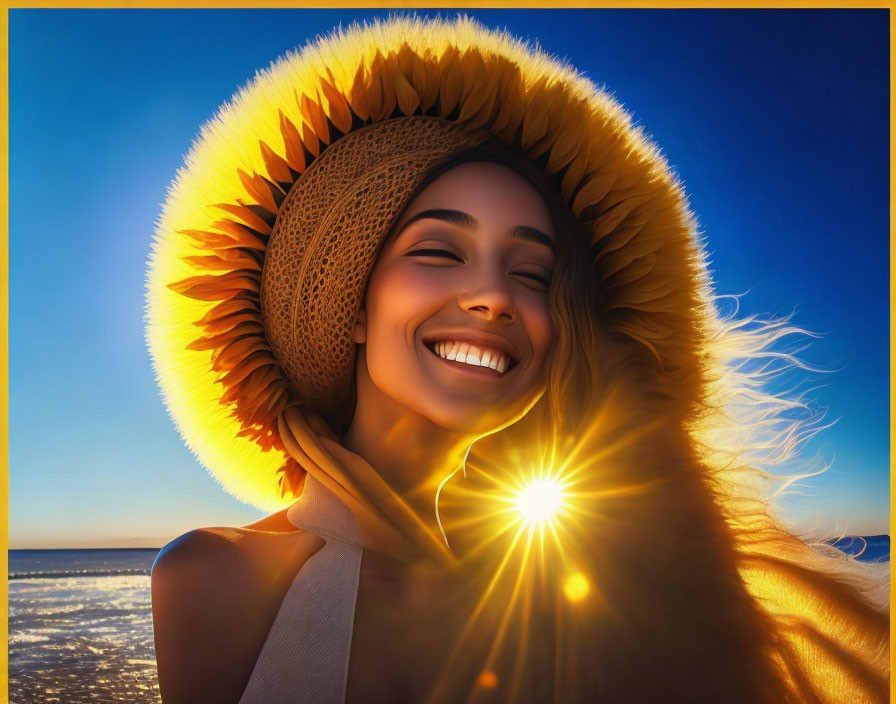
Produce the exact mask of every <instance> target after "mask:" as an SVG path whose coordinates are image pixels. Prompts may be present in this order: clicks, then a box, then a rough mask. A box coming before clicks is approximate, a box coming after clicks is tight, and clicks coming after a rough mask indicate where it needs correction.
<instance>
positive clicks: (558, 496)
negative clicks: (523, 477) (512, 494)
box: [516, 478, 563, 525]
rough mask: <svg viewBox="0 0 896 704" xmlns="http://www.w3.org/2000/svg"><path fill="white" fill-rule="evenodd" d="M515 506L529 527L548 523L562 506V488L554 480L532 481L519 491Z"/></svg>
mask: <svg viewBox="0 0 896 704" xmlns="http://www.w3.org/2000/svg"><path fill="white" fill-rule="evenodd" d="M516 506H517V509H519V512H520V515H521V516H522V518H523V520H524V521H525V522H526V523H528V524H530V525H538V524H542V523H547V522H550V520H551V519H552V518H553V517H554V516H555V515H556V514H557V512H558V511H559V510H560V508H561V507H562V506H563V487H562V486H561V485H560V484H559V483H558V482H557V481H556V480H555V479H547V478H546V479H533V480H532V481H531V482H529V483H528V484H526V485H525V486H524V487H523V488H522V490H521V491H520V493H519V496H518V498H517V503H516Z"/></svg>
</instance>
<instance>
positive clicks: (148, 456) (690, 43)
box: [9, 10, 889, 548]
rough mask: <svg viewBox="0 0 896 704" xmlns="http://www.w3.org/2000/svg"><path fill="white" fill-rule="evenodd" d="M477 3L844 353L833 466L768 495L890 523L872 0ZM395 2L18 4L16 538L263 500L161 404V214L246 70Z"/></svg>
mask: <svg viewBox="0 0 896 704" xmlns="http://www.w3.org/2000/svg"><path fill="white" fill-rule="evenodd" d="M442 13H443V14H452V13H450V12H449V11H444V10H443V11H442ZM468 13H469V14H471V15H473V16H474V17H477V18H478V19H479V20H481V21H482V22H483V23H484V24H485V25H487V26H489V27H506V28H507V29H509V30H510V31H511V32H512V33H514V34H517V35H519V36H522V37H526V38H530V39H532V40H537V41H538V43H539V44H540V45H541V46H542V47H544V48H545V49H546V50H547V51H548V52H550V53H552V54H555V55H557V56H560V57H563V58H566V59H567V60H569V61H570V62H571V63H572V64H573V65H574V66H576V67H578V68H579V69H580V70H581V71H583V72H584V73H585V74H586V75H587V76H588V77H590V78H591V79H592V80H594V81H595V82H597V83H598V84H604V85H606V86H607V87H608V88H609V90H611V91H612V92H613V94H614V95H615V96H616V98H617V99H618V100H620V101H621V102H622V103H623V104H624V105H625V106H626V108H627V109H628V110H630V111H631V112H632V113H633V114H634V116H635V119H636V122H637V124H639V125H641V126H643V127H644V129H645V130H646V131H647V132H648V133H649V134H652V135H653V137H654V138H655V140H656V141H657V142H658V144H659V145H660V146H661V147H662V149H663V152H664V153H665V155H666V156H667V158H668V160H669V161H670V163H671V164H672V166H673V168H674V169H675V170H676V172H677V173H678V174H679V175H680V177H681V178H682V180H683V181H684V184H685V188H686V190H687V192H688V194H689V197H690V199H691V204H692V207H693V209H694V211H695V212H696V213H697V216H698V218H699V220H700V224H701V229H702V233H703V235H704V237H705V238H706V240H707V242H708V249H709V252H710V255H711V267H712V271H713V275H714V279H715V282H716V288H717V292H718V293H724V294H740V293H746V294H747V295H745V296H744V297H743V298H742V300H741V311H742V312H743V313H745V314H751V313H756V314H763V315H765V314H771V315H782V314H788V313H790V312H792V311H794V310H796V316H795V322H796V323H797V324H799V325H801V326H802V327H804V328H807V329H810V330H813V331H815V332H818V333H821V334H822V335H823V337H822V338H821V339H819V340H817V341H815V342H814V343H813V344H812V346H811V347H810V348H809V349H808V350H806V351H805V352H803V353H802V355H803V358H805V359H806V360H808V361H809V362H811V363H813V364H816V365H820V366H822V367H824V368H825V369H829V370H836V371H834V372H833V373H830V374H824V375H822V376H816V377H815V378H814V379H813V380H812V385H816V386H818V388H816V390H815V391H813V392H812V394H811V396H812V398H813V399H814V400H815V402H816V404H817V407H818V408H819V409H827V419H828V420H836V421H837V422H836V424H835V425H834V426H833V427H831V428H830V429H828V430H826V431H824V432H823V433H821V434H820V435H819V436H818V437H817V438H815V440H813V441H812V442H811V443H810V444H809V445H808V447H807V448H806V454H807V456H809V457H811V456H815V455H817V456H818V457H819V458H821V460H822V461H830V462H832V463H833V464H832V466H831V468H830V470H829V471H828V472H827V473H825V474H824V475H822V476H820V477H818V478H815V479H813V480H810V481H807V482H805V484H804V485H803V488H802V490H801V491H800V493H799V495H795V496H791V497H789V498H788V499H786V500H785V502H784V504H783V505H782V511H783V514H784V516H785V518H786V519H787V520H789V521H793V522H797V523H799V524H800V525H801V526H804V527H805V526H816V527H818V528H819V529H821V530H823V531H830V532H840V531H843V532H846V533H851V534H872V533H886V532H889V529H888V511H889V488H888V487H889V484H888V472H889V444H888V442H889V441H888V413H889V409H888V396H887V394H888V388H889V376H888V374H889V371H888V364H887V360H888V344H889V330H888V325H889V321H888V304H887V301H888V175H889V170H888V150H889V147H888V130H889V125H888V92H889V79H888V73H887V70H888V24H887V11H886V10H858V11H853V10H849V11H848V10H751V11H740V10H737V11H736V10H575V11H570V10H501V11H497V10H489V11H485V10H482V11H479V10H473V11H468ZM386 14H388V13H386V12H356V11H329V10H248V11H247V10H10V12H9V17H10V23H9V54H10V62H9V71H10V101H9V102H10V291H9V294H10V295H9V305H10V331H9V332H10V370H9V380H10V464H9V467H10V503H11V505H10V511H9V520H10V546H11V547H13V548H16V547H66V546H98V545H108V546H116V545H122V546H138V545H162V544H163V543H165V542H167V541H168V540H170V539H171V538H173V537H174V536H176V535H178V534H179V533H182V532H184V531H186V530H188V529H190V528H194V527H198V526H202V525H227V524H231V525H236V524H244V523H247V522H250V521H253V520H255V519H257V518H258V517H259V516H260V514H259V512H258V511H256V510H255V509H252V508H250V507H247V506H244V505H242V504H240V503H239V502H237V501H236V500H234V499H233V498H231V497H229V496H228V495H226V494H225V493H224V492H223V491H222V490H221V489H220V488H219V487H218V486H217V485H216V484H215V482H214V481H213V480H212V479H211V478H209V477H208V475H207V474H206V473H205V471H204V470H203V469H202V468H201V467H200V466H199V465H198V463H197V462H196V461H195V459H194V458H193V457H192V456H191V455H190V453H189V452H188V450H187V449H186V448H185V446H184V445H183V443H182V442H181V440H180V438H179V436H178V435H177V433H176V431H175V430H174V428H173V426H172V424H171V422H170V420H169V418H168V416H167V415H166V412H165V410H164V408H163V406H162V402H161V399H160V396H159V393H158V391H157V389H156V385H155V382H154V380H153V376H152V371H151V368H150V363H149V358H148V355H147V353H146V350H145V345H144V340H143V325H142V309H143V285H144V275H145V265H146V259H147V255H148V252H149V244H150V239H151V235H152V231H153V227H154V220H155V218H156V217H157V215H158V213H159V210H160V204H161V202H162V201H163V199H164V197H165V190H166V187H167V185H168V183H169V182H170V181H171V180H172V178H173V177H174V174H175V171H176V170H177V168H178V167H179V165H180V164H181V161H182V157H183V155H184V154H185V152H186V151H187V150H188V148H189V146H190V143H191V141H192V139H193V138H194V137H195V136H196V134H197V133H198V129H199V126H200V125H201V124H202V123H203V122H205V121H206V120H207V119H209V118H210V117H211V116H212V115H213V113H214V112H215V109H216V108H217V106H218V105H220V104H221V103H222V102H223V101H225V100H226V99H228V98H229V97H230V96H231V94H232V93H233V92H234V91H235V90H236V89H237V88H238V87H239V86H241V85H243V84H244V83H245V82H246V81H248V80H249V79H250V78H252V76H253V75H254V72H255V71H256V70H258V69H260V68H263V67H266V66H267V65H268V64H269V63H270V62H271V61H272V60H274V59H275V58H277V57H278V56H280V55H281V54H282V53H284V52H285V51H287V50H289V49H292V48H294V47H296V46H298V45H302V44H304V43H305V42H306V41H307V40H308V39H309V38H313V37H314V36H315V35H317V34H319V33H326V32H328V31H329V30H330V29H331V28H333V27H334V26H336V25H338V24H339V23H342V24H346V23H348V22H350V21H352V20H354V19H364V18H369V17H374V16H384V15H386ZM423 14H429V13H423ZM747 292H748V293H747Z"/></svg>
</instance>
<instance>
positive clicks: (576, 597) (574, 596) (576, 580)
mask: <svg viewBox="0 0 896 704" xmlns="http://www.w3.org/2000/svg"><path fill="white" fill-rule="evenodd" d="M590 591H591V585H590V584H589V583H588V578H587V577H586V576H585V575H583V574H582V573H581V572H576V573H575V574H574V575H572V576H570V577H567V579H566V581H565V582H564V583H563V593H564V594H565V595H566V598H567V599H569V600H570V601H571V602H573V603H575V602H577V601H581V600H582V599H584V598H585V597H586V596H588V593H589V592H590Z"/></svg>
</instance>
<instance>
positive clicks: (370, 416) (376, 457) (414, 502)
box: [343, 375, 475, 534]
mask: <svg viewBox="0 0 896 704" xmlns="http://www.w3.org/2000/svg"><path fill="white" fill-rule="evenodd" d="M361 376H362V375H359V378H358V386H359V388H358V399H357V405H356V408H355V414H354V417H353V419H352V422H351V425H350V426H349V429H348V431H347V432H346V434H345V438H344V440H343V445H344V446H345V447H346V448H347V449H349V450H351V451H352V452H355V453H357V454H359V455H361V457H363V458H364V459H366V460H367V461H368V462H369V463H370V464H371V465H372V466H373V467H374V469H376V471H377V472H378V473H379V474H380V476H382V477H383V479H385V480H386V481H387V482H388V483H389V485H390V486H391V487H392V489H393V490H394V491H395V492H396V493H397V494H399V495H400V496H401V497H402V498H403V499H404V500H405V501H407V502H408V504H409V505H410V506H412V507H413V508H414V509H415V511H416V512H417V514H418V515H419V516H420V518H421V519H422V520H424V521H425V522H426V523H427V525H429V526H430V527H431V528H432V529H433V530H434V531H435V532H436V533H437V534H438V528H437V522H436V519H435V514H434V505H435V498H436V492H437V490H438V488H439V485H440V484H441V483H442V481H443V480H444V479H445V478H446V477H448V476H450V475H451V474H452V473H453V472H455V471H456V470H458V469H459V468H460V467H461V466H463V462H464V459H465V457H466V453H467V449H468V448H469V447H470V445H471V444H472V442H473V441H474V440H475V437H473V436H470V435H468V434H464V433H458V432H453V431H449V430H446V429H444V428H441V427H439V426H437V425H436V424H435V423H433V422H432V421H430V420H428V419H427V418H424V417H422V416H420V415H418V414H416V413H413V412H411V411H409V410H408V409H406V408H404V407H403V406H400V405H399V404H397V403H395V402H394V401H392V400H391V399H389V398H388V397H385V396H384V395H383V394H378V393H376V392H374V393H369V390H368V389H365V388H364V385H365V383H366V382H369V379H362V378H360V377H361Z"/></svg>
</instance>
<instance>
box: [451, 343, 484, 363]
mask: <svg viewBox="0 0 896 704" xmlns="http://www.w3.org/2000/svg"><path fill="white" fill-rule="evenodd" d="M469 351H470V345H468V344H467V343H466V342H461V343H460V349H459V350H458V351H457V356H456V357H455V358H454V361H456V362H466V361H467V352H469ZM476 365H477V366H478V365H479V362H476Z"/></svg>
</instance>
